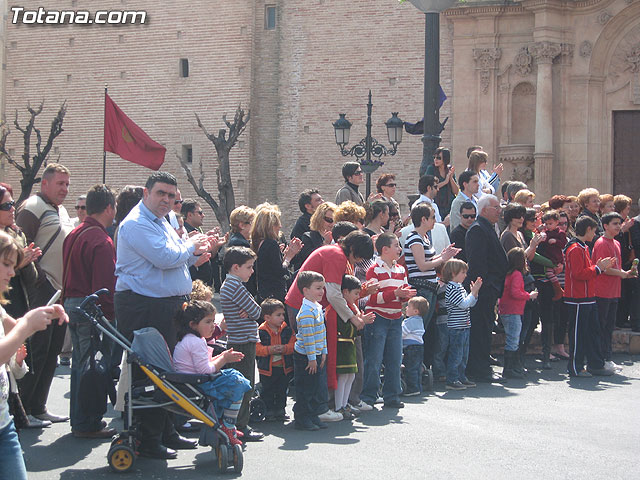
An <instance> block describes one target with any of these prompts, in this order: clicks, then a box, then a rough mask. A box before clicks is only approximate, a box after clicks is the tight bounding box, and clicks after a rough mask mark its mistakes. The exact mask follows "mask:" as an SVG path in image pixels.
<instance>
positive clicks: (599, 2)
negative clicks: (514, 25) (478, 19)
mask: <svg viewBox="0 0 640 480" xmlns="http://www.w3.org/2000/svg"><path fill="white" fill-rule="evenodd" d="M615 1H616V0H583V1H566V0H525V1H523V2H514V3H510V4H508V5H505V4H504V3H497V2H496V3H495V4H493V5H478V4H475V5H463V4H458V5H456V6H455V7H452V8H450V9H448V10H445V11H444V12H442V15H443V16H445V17H458V16H462V15H469V16H475V15H488V14H489V15H491V14H493V15H496V16H497V15H499V14H503V13H511V14H517V13H526V12H530V11H535V10H542V9H554V10H565V11H568V10H571V11H573V12H575V11H576V10H579V11H580V13H588V12H589V11H597V10H600V9H603V8H606V7H608V6H609V5H611V4H612V3H614V2H615Z"/></svg>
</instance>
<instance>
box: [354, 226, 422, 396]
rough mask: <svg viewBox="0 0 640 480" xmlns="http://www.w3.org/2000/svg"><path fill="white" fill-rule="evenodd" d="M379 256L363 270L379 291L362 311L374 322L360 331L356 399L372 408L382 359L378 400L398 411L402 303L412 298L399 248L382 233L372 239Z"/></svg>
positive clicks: (394, 237)
mask: <svg viewBox="0 0 640 480" xmlns="http://www.w3.org/2000/svg"><path fill="white" fill-rule="evenodd" d="M376 250H377V251H378V253H379V255H380V256H379V257H378V258H377V259H376V261H375V263H374V264H373V265H372V266H371V267H370V268H369V270H368V271H367V280H371V279H376V280H377V281H378V285H379V287H380V289H379V290H378V293H376V294H373V295H371V296H370V297H369V301H368V302H367V306H366V309H365V310H366V311H367V312H373V313H375V314H376V319H375V321H374V322H373V323H372V324H370V325H366V326H365V329H364V336H363V342H364V349H365V351H366V352H367V355H366V357H365V360H364V379H363V388H362V393H361V394H360V398H361V400H362V401H364V402H365V403H368V404H369V405H373V404H374V403H375V401H376V398H377V396H378V388H379V387H380V367H381V366H382V363H383V360H384V364H385V370H384V386H383V388H382V397H383V399H384V406H385V407H390V408H402V407H403V406H404V404H403V403H402V402H401V401H400V399H399V397H400V393H401V392H402V389H401V387H400V367H401V365H402V302H405V301H406V300H408V299H409V298H411V297H413V296H415V294H416V291H415V290H414V289H412V288H411V287H409V283H408V282H407V274H406V271H405V269H404V267H403V266H402V265H399V264H398V263H397V260H398V258H400V254H401V249H400V244H399V243H398V238H397V237H396V236H395V235H393V234H390V233H383V234H381V235H379V236H378V238H377V239H376Z"/></svg>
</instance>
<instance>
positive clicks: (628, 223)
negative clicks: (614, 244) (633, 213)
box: [620, 218, 636, 233]
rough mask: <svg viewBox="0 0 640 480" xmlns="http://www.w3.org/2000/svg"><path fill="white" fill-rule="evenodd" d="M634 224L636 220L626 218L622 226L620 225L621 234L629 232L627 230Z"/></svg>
mask: <svg viewBox="0 0 640 480" xmlns="http://www.w3.org/2000/svg"><path fill="white" fill-rule="evenodd" d="M634 223H636V219H635V218H627V219H626V220H625V221H624V222H623V224H622V228H621V229H620V231H621V232H623V233H626V232H628V231H629V229H630V228H631V227H632V226H633V224H634Z"/></svg>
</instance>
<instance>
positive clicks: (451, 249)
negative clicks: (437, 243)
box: [440, 243, 462, 262]
mask: <svg viewBox="0 0 640 480" xmlns="http://www.w3.org/2000/svg"><path fill="white" fill-rule="evenodd" d="M461 251H462V249H460V248H456V247H455V245H454V244H453V243H452V244H450V245H447V246H446V247H445V249H444V250H442V253H441V254H440V256H441V257H442V259H443V260H444V261H445V262H446V261H447V260H449V259H451V258H453V257H455V256H456V255H457V254H458V253H460V252H461Z"/></svg>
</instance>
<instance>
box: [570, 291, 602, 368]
mask: <svg viewBox="0 0 640 480" xmlns="http://www.w3.org/2000/svg"><path fill="white" fill-rule="evenodd" d="M566 305H567V315H568V316H569V366H568V370H569V375H572V376H575V375H577V374H578V373H579V372H580V371H581V370H582V369H583V368H584V363H585V359H586V362H587V365H588V368H589V370H593V369H600V368H602V367H604V358H603V357H602V352H601V348H602V341H601V339H600V322H599V321H598V307H597V305H596V304H595V303H579V304H574V303H567V304H566Z"/></svg>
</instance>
